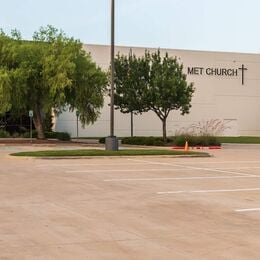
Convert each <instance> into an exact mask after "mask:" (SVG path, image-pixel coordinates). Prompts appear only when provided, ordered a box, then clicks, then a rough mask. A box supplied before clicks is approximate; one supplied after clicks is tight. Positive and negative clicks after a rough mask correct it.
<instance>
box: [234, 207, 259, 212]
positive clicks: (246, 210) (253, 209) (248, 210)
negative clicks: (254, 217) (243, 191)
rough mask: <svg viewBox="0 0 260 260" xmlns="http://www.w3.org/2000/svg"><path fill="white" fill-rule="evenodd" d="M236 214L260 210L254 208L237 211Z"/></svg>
mask: <svg viewBox="0 0 260 260" xmlns="http://www.w3.org/2000/svg"><path fill="white" fill-rule="evenodd" d="M235 211H236V212H250V211H260V208H252V209H236V210H235Z"/></svg>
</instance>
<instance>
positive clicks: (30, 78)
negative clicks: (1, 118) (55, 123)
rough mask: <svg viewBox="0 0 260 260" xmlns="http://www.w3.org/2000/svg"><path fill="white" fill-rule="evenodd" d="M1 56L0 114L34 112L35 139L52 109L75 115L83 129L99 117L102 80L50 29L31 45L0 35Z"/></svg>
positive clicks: (76, 45)
mask: <svg viewBox="0 0 260 260" xmlns="http://www.w3.org/2000/svg"><path fill="white" fill-rule="evenodd" d="M0 54H1V59H0V97H1V101H0V112H6V111H8V110H9V109H10V108H12V111H17V113H27V111H28V110H29V109H31V110H33V111H34V118H33V120H34V125H35V128H36V130H37V132H38V138H40V139H42V138H44V115H45V114H46V113H49V111H50V110H51V109H53V111H54V112H55V113H56V114H59V113H61V112H62V111H64V109H66V108H68V109H69V110H70V111H73V110H75V109H77V110H79V112H80V120H81V122H82V125H83V126H84V125H85V124H89V123H93V122H94V121H95V120H96V119H97V117H98V116H99V113H100V109H101V108H102V106H103V94H104V90H105V87H106V75H105V73H103V72H102V71H101V69H100V68H98V67H97V66H96V64H95V63H94V62H92V60H91V57H90V55H89V54H87V53H86V52H85V51H84V50H83V49H82V43H81V42H79V41H78V40H74V39H73V38H68V37H67V36H66V35H65V34H64V33H63V32H62V31H58V30H57V29H56V28H54V27H52V26H47V27H46V28H43V27H42V28H40V30H39V31H38V32H35V33H34V36H33V41H23V40H21V36H20V34H19V33H18V32H17V31H13V32H12V35H11V36H6V35H5V34H4V33H3V32H2V33H1V34H0Z"/></svg>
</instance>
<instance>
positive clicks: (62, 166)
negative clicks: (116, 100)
mask: <svg viewBox="0 0 260 260" xmlns="http://www.w3.org/2000/svg"><path fill="white" fill-rule="evenodd" d="M23 149H25V148H23V147H22V148H21V147H20V148H19V147H18V148H17V147H9V148H8V147H1V148H0V162H1V169H0V220H1V221H0V259H19V260H20V259H26V260H27V259H44V260H49V259H77V260H78V259H91V260H92V259H250V260H251V259H260V250H259V248H260V146H258V145H255V146H254V145H251V146H246V145H245V146H242V145H241V146H227V147H225V148H224V149H222V150H216V151H210V153H212V154H213V155H214V156H213V157H210V158H169V157H168V158H163V157H120V158H92V159H31V158H29V159H28V158H14V157H9V156H8V153H9V152H13V151H14V150H15V151H16V150H17V151H20V150H23ZM27 149H32V148H27ZM35 149H38V150H42V149H40V148H39V147H38V148H35ZM46 149H47V148H46Z"/></svg>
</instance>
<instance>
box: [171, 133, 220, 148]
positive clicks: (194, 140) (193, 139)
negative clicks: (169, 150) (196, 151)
mask: <svg viewBox="0 0 260 260" xmlns="http://www.w3.org/2000/svg"><path fill="white" fill-rule="evenodd" d="M186 141H188V143H189V145H190V146H212V145H213V146H219V145H221V143H220V142H219V141H218V139H217V137H215V136H207V135H203V136H187V135H180V136H175V138H174V142H173V143H174V144H175V145H177V146H184V145H185V142H186Z"/></svg>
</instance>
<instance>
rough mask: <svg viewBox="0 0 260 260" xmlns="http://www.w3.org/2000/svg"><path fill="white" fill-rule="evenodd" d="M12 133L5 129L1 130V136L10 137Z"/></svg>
mask: <svg viewBox="0 0 260 260" xmlns="http://www.w3.org/2000/svg"><path fill="white" fill-rule="evenodd" d="M8 137H10V134H9V133H8V132H6V131H4V130H0V138H8Z"/></svg>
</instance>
